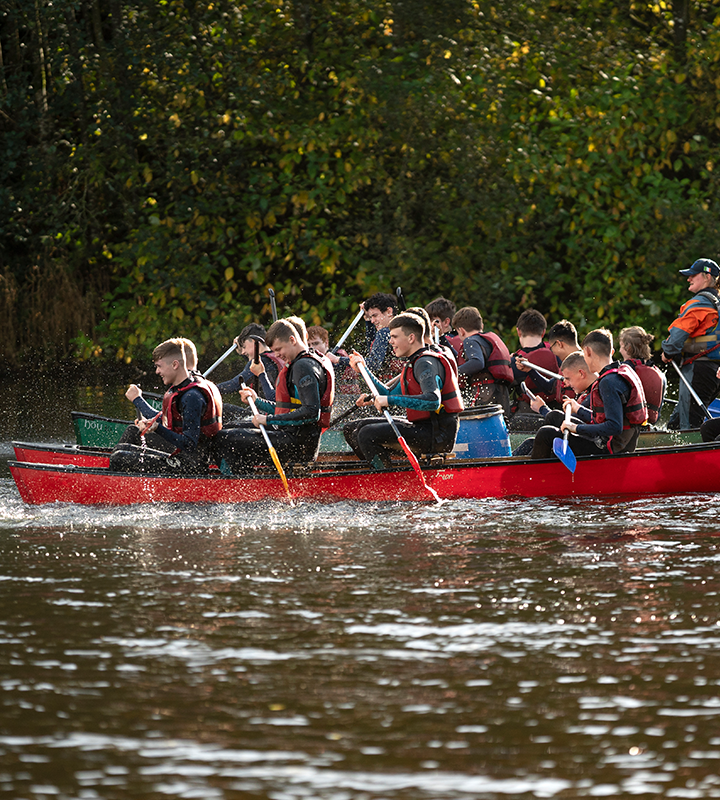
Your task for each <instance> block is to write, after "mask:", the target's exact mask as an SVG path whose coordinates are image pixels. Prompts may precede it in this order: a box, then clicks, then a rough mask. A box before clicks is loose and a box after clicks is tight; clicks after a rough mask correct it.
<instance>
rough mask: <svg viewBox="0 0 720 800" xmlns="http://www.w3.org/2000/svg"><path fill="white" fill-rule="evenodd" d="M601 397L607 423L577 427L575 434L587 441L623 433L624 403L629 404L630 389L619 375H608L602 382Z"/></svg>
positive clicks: (584, 424) (581, 424) (582, 424)
mask: <svg viewBox="0 0 720 800" xmlns="http://www.w3.org/2000/svg"><path fill="white" fill-rule="evenodd" d="M600 397H601V398H602V402H603V409H604V411H605V422H600V423H595V424H590V425H588V424H586V423H580V424H579V425H576V426H575V433H577V434H579V435H580V436H585V437H586V438H587V439H595V438H597V437H598V436H599V437H602V438H604V439H605V438H609V437H610V436H617V434H619V433H621V432H622V429H623V421H624V414H623V402H627V400H628V398H629V397H630V387H629V386H628V385H627V383H626V382H625V381H624V380H623V379H622V378H621V377H620V376H619V375H616V374H613V375H608V376H607V377H605V378H603V379H602V381H601V382H600ZM578 413H580V410H579V409H578Z"/></svg>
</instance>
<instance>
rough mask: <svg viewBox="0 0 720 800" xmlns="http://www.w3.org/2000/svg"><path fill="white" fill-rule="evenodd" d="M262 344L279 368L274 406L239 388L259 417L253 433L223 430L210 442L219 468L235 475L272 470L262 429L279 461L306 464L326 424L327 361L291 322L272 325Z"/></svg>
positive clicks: (331, 389) (330, 385)
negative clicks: (258, 468)
mask: <svg viewBox="0 0 720 800" xmlns="http://www.w3.org/2000/svg"><path fill="white" fill-rule="evenodd" d="M303 332H304V331H303ZM265 341H266V343H267V344H268V345H269V346H270V347H271V349H272V351H273V353H274V354H275V355H276V356H277V357H278V358H279V359H280V360H281V361H282V362H283V364H284V366H283V368H282V369H281V370H280V374H279V375H278V379H277V384H276V386H275V401H274V402H272V401H269V400H264V399H262V398H258V396H257V393H256V392H255V391H254V390H253V389H250V388H245V389H241V390H240V397H241V399H242V400H243V402H247V399H248V397H252V398H253V400H255V401H256V404H257V410H258V412H260V413H258V414H256V415H254V416H253V417H252V423H253V426H254V428H247V427H240V428H229V429H227V430H223V431H222V432H221V433H219V434H218V436H217V437H216V439H215V443H214V445H215V457H216V461H217V462H218V463H219V464H220V466H221V469H227V470H228V471H231V472H234V473H241V472H243V471H244V470H246V469H248V468H252V467H254V466H256V465H260V464H267V465H272V460H271V457H270V453H269V451H268V448H267V445H266V443H265V441H264V439H263V437H262V436H261V435H260V431H259V427H260V426H261V425H264V426H265V428H266V430H267V434H268V436H269V438H270V441H271V443H272V446H273V447H274V448H275V451H276V452H277V455H278V457H279V458H280V461H283V462H285V463H291V462H302V463H307V462H309V461H313V460H314V459H316V458H317V453H318V448H319V446H320V434H321V432H322V430H323V428H327V427H328V425H329V424H330V413H331V410H332V404H333V399H334V395H335V375H334V372H333V368H332V365H331V364H330V362H329V361H328V360H327V358H325V356H323V355H320V354H318V353H315V352H314V351H312V350H310V349H309V348H308V346H307V344H306V343H305V338H303V335H302V334H301V333H300V331H299V330H298V328H297V327H295V325H294V324H293V323H291V322H290V318H287V319H280V320H277V322H273V324H272V325H271V326H270V328H269V329H268V332H267V334H266V336H265Z"/></svg>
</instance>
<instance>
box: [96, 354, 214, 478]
mask: <svg viewBox="0 0 720 800" xmlns="http://www.w3.org/2000/svg"><path fill="white" fill-rule="evenodd" d="M186 341H187V340H184V339H168V340H167V341H164V342H162V343H161V344H159V345H158V346H157V347H156V348H155V349H154V350H153V353H152V360H153V363H154V364H155V372H156V374H157V375H159V376H160V378H161V380H162V382H163V383H164V384H165V386H167V387H168V389H167V391H166V392H165V394H164V395H163V405H162V412H161V413H160V414H157V412H156V411H155V409H154V408H152V406H150V405H149V404H148V403H147V402H146V401H145V400H144V398H143V396H142V391H141V389H140V387H139V386H136V385H135V384H131V385H130V387H129V388H128V390H127V392H126V393H125V396H126V397H127V398H128V400H130V401H132V403H133V405H134V406H135V408H136V409H137V411H138V414H139V416H138V419H137V420H136V421H135V424H134V425H130V426H129V427H128V429H127V430H126V432H125V433H124V434H123V436H122V437H121V440H120V442H119V443H118V444H117V445H116V447H115V448H114V450H113V452H112V453H111V454H110V469H111V470H115V471H122V472H144V473H154V474H163V475H165V474H200V473H205V472H207V471H208V467H209V463H210V441H211V439H212V437H213V436H215V435H216V434H217V432H218V431H219V430H220V429H221V427H222V398H221V397H220V392H219V391H218V389H217V386H215V384H214V383H212V382H211V381H208V380H207V379H205V378H203V377H202V375H199V374H198V373H196V372H194V371H193V370H192V369H190V368H189V367H188V363H187V357H186V353H185V348H184V345H185V342H186ZM193 350H194V346H193ZM161 419H162V421H161ZM147 433H155V434H156V435H157V436H159V437H161V438H162V439H163V440H164V441H165V442H167V443H168V444H170V445H172V446H173V447H174V451H173V452H172V453H171V454H168V453H167V452H163V451H162V450H157V449H155V448H152V447H146V446H144V445H143V442H142V438H141V437H142V436H144V435H145V434H147Z"/></svg>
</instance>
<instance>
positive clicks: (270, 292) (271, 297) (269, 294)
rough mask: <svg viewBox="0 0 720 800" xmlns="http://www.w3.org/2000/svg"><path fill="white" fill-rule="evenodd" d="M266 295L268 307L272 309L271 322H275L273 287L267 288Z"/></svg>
mask: <svg viewBox="0 0 720 800" xmlns="http://www.w3.org/2000/svg"><path fill="white" fill-rule="evenodd" d="M268 296H269V298H270V309H271V310H272V318H273V322H277V318H278V317H277V306H276V305H275V289H273V288H272V286H271V287H270V288H269V289H268Z"/></svg>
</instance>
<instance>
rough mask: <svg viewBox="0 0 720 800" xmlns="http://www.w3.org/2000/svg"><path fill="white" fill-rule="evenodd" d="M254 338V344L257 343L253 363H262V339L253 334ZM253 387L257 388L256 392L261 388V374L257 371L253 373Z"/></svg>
mask: <svg viewBox="0 0 720 800" xmlns="http://www.w3.org/2000/svg"><path fill="white" fill-rule="evenodd" d="M252 340H253V344H254V345H255V350H254V351H253V364H259V363H260V341H261V339H260V337H259V336H253V337H252ZM253 389H254V390H255V394H257V393H258V391H259V389H260V376H259V375H255V373H253Z"/></svg>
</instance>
